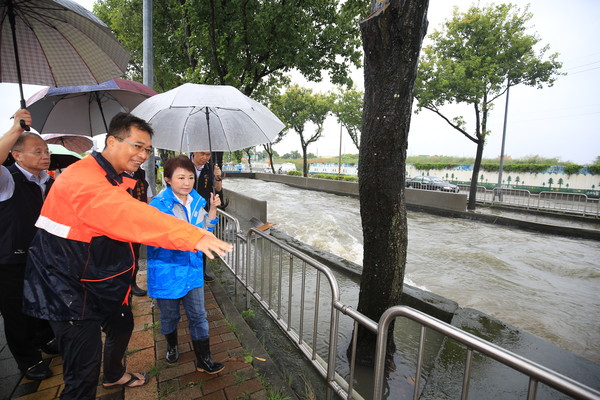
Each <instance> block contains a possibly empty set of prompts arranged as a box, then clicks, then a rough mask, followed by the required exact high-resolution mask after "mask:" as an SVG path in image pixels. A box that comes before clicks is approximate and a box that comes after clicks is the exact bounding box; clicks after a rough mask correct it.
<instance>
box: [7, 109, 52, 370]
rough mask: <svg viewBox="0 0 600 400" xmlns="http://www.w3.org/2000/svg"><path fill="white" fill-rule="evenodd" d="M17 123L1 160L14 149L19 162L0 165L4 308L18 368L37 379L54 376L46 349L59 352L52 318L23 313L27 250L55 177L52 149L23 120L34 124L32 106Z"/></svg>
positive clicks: (20, 113) (17, 115) (9, 132)
mask: <svg viewBox="0 0 600 400" xmlns="http://www.w3.org/2000/svg"><path fill="white" fill-rule="evenodd" d="M15 117H16V118H14V122H13V126H12V127H11V128H10V129H9V130H8V132H6V133H5V134H4V136H2V137H0V164H2V163H4V162H5V161H6V160H7V158H8V155H9V151H11V153H12V157H13V158H14V160H15V162H14V163H13V164H12V165H10V166H8V167H6V166H4V165H2V166H0V221H2V229H1V230H0V312H1V313H2V317H3V319H4V332H5V335H6V342H7V344H8V348H9V349H10V352H11V353H12V355H13V357H14V359H15V361H16V362H17V366H18V368H19V369H20V370H21V372H22V373H23V374H24V375H25V377H27V378H28V379H31V380H43V379H46V378H49V377H50V376H52V372H51V371H50V368H48V365H47V363H46V362H44V361H42V354H41V352H40V349H42V350H43V351H44V352H45V353H48V354H57V353H58V349H57V347H56V341H55V340H54V333H53V332H52V329H51V328H50V325H49V324H48V321H45V320H40V319H37V318H33V317H30V316H28V315H26V314H24V313H23V311H22V308H23V280H24V276H25V262H26V260H27V250H28V248H29V245H30V244H31V241H32V240H33V236H34V235H35V232H36V231H37V228H36V227H35V221H36V220H37V218H38V217H39V215H40V210H41V209H42V203H43V202H44V198H45V197H46V195H47V194H48V191H49V190H50V187H51V186H52V183H53V179H52V178H51V177H50V176H49V175H48V174H47V173H46V169H48V167H49V165H50V152H49V151H48V145H47V144H46V142H45V141H44V140H43V139H42V138H41V137H40V136H39V135H37V134H35V133H27V132H26V133H23V128H21V126H20V124H19V121H20V120H24V121H25V122H26V123H27V125H31V116H30V115H29V112H28V111H27V110H19V111H17V112H16V113H15Z"/></svg>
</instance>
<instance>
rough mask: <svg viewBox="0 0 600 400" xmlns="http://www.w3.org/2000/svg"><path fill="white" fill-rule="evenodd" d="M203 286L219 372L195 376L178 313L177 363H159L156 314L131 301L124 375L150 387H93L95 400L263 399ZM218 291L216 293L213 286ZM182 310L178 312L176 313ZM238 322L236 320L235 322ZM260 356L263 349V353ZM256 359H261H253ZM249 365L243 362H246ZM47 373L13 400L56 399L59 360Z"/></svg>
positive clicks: (23, 385) (253, 371)
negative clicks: (141, 376)
mask: <svg viewBox="0 0 600 400" xmlns="http://www.w3.org/2000/svg"><path fill="white" fill-rule="evenodd" d="M145 272H146V271H140V273H139V274H138V280H141V281H142V282H141V284H142V285H145V277H146V276H145ZM215 284H216V285H218V283H214V284H210V285H207V287H206V291H205V296H206V298H205V303H206V310H207V313H208V319H209V325H210V337H211V352H212V358H213V359H214V360H216V361H220V362H223V363H224V364H225V369H224V370H223V372H221V373H219V374H216V375H209V374H206V373H202V372H197V371H196V368H195V362H194V361H195V356H194V353H193V351H192V348H191V339H190V336H189V331H188V329H187V319H185V317H184V316H185V313H184V312H182V321H181V323H180V327H179V351H180V359H179V361H178V362H177V363H176V364H173V365H169V364H167V363H166V361H165V359H164V355H165V352H166V341H165V339H164V336H163V335H161V334H160V333H159V327H158V325H159V321H160V319H159V315H158V313H159V311H158V307H156V308H154V307H153V305H152V299H150V298H148V297H134V298H133V303H132V309H133V314H134V318H135V328H134V332H133V335H132V337H131V340H130V342H129V347H128V351H127V353H126V356H125V357H126V364H127V370H128V371H133V372H137V371H145V372H147V373H148V374H149V375H150V377H151V378H150V382H149V383H148V384H147V385H145V386H143V387H140V388H135V389H133V388H126V389H121V388H119V389H111V390H107V389H104V388H103V387H102V385H98V393H97V399H103V400H117V399H124V400H152V399H161V400H163V399H164V400H187V399H200V398H202V399H203V400H234V399H254V400H258V399H267V398H268V389H267V388H265V385H266V384H263V382H264V379H261V377H260V375H259V371H258V369H257V368H255V365H253V363H263V361H258V360H257V359H255V358H254V357H251V356H252V355H255V354H251V353H250V351H249V350H246V349H244V347H243V346H242V344H241V343H240V341H239V340H238V337H237V336H236V334H235V333H234V331H235V330H237V328H236V327H235V326H234V325H233V324H232V323H230V322H228V321H227V319H226V318H225V315H224V313H223V309H222V304H220V303H219V302H217V300H216V299H215V296H214V294H213V290H212V289H211V285H215ZM218 289H219V291H222V289H221V288H220V287H219V288H218ZM182 311H183V310H182ZM238 323H239V320H238ZM263 351H264V350H263ZM259 355H260V357H259V358H261V359H264V358H266V356H265V354H264V353H263V354H259ZM249 360H252V362H250V363H248V362H246V361H249ZM49 362H50V368H51V370H52V372H53V373H54V375H53V376H52V377H51V378H49V379H46V380H44V381H41V382H39V383H38V382H33V381H29V380H28V379H26V378H23V379H21V381H20V382H19V384H18V386H17V387H16V388H15V391H14V392H13V397H12V398H13V399H20V400H50V399H57V398H59V395H60V392H61V391H62V388H63V386H64V384H63V379H62V364H61V358H60V357H58V356H55V357H51V358H50V360H49Z"/></svg>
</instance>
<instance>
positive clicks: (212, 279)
mask: <svg viewBox="0 0 600 400" xmlns="http://www.w3.org/2000/svg"><path fill="white" fill-rule="evenodd" d="M214 281H215V278H213V277H212V276H210V275H208V274H204V282H206V283H211V282H214Z"/></svg>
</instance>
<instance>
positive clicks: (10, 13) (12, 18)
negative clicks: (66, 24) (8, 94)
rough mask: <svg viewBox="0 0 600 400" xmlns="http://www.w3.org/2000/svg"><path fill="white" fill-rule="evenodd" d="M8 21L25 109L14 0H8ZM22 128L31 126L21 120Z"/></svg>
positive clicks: (22, 103)
mask: <svg viewBox="0 0 600 400" xmlns="http://www.w3.org/2000/svg"><path fill="white" fill-rule="evenodd" d="M8 21H9V22H10V31H11V32H12V40H13V50H14V52H15V61H16V64H17V79H18V80H19V92H20V93H21V108H23V109H25V108H27V107H26V104H25V97H24V96H23V79H21V63H20V62H19V49H18V48H17V34H16V29H15V26H16V21H15V10H14V8H13V2H12V0H9V1H8ZM19 123H20V124H21V128H23V129H25V130H26V131H29V129H30V128H29V127H28V126H27V124H26V123H25V121H23V120H20V121H19Z"/></svg>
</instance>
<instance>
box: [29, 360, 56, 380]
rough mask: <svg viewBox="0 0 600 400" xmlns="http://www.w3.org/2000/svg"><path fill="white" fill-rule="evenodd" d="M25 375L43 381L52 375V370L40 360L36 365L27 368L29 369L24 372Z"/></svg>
mask: <svg viewBox="0 0 600 400" xmlns="http://www.w3.org/2000/svg"><path fill="white" fill-rule="evenodd" d="M23 375H25V378H27V379H30V380H32V381H42V380H44V379H47V378H50V377H51V376H52V371H50V368H48V366H47V365H46V364H44V362H43V361H40V362H39V363H37V364H35V365H34V366H32V367H29V368H27V370H25V372H23Z"/></svg>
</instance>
